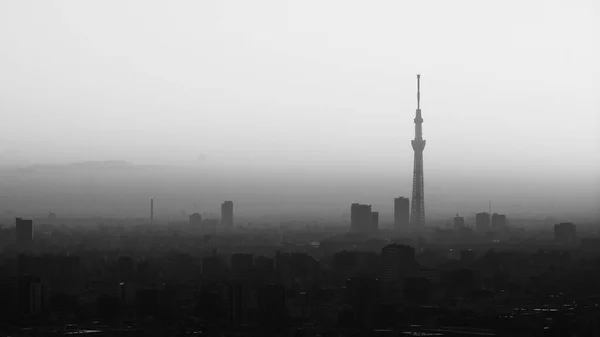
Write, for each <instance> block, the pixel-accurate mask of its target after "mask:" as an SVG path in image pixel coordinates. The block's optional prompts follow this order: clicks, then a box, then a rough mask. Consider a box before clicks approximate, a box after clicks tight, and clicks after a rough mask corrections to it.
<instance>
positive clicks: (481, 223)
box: [475, 212, 490, 233]
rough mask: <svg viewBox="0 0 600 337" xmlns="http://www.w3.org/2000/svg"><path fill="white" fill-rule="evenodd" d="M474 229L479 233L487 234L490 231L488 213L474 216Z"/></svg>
mask: <svg viewBox="0 0 600 337" xmlns="http://www.w3.org/2000/svg"><path fill="white" fill-rule="evenodd" d="M475 228H476V229H477V231H478V232H480V233H484V232H488V231H489V230H490V213H487V212H483V213H477V214H476V215H475Z"/></svg>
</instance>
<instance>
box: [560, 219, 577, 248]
mask: <svg viewBox="0 0 600 337" xmlns="http://www.w3.org/2000/svg"><path fill="white" fill-rule="evenodd" d="M576 240H577V230H576V227H575V224H572V223H570V222H561V223H559V224H556V225H554V241H555V242H557V243H574V242H575V241H576Z"/></svg>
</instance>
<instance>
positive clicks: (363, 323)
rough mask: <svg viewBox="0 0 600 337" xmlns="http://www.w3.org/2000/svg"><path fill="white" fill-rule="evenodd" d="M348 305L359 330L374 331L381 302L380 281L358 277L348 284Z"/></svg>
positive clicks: (346, 288)
mask: <svg viewBox="0 0 600 337" xmlns="http://www.w3.org/2000/svg"><path fill="white" fill-rule="evenodd" d="M345 290H346V303H347V304H349V305H350V307H351V308H352V314H353V315H352V322H353V325H354V326H355V327H357V328H363V329H364V328H366V329H373V328H375V327H376V326H377V318H378V307H379V302H380V295H381V294H380V283H379V279H376V278H374V277H370V276H357V277H353V278H350V279H349V280H348V281H347V282H346V287H345Z"/></svg>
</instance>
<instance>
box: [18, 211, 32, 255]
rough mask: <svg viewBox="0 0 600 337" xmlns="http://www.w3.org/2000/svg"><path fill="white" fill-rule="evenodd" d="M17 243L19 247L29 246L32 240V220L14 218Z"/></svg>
mask: <svg viewBox="0 0 600 337" xmlns="http://www.w3.org/2000/svg"><path fill="white" fill-rule="evenodd" d="M15 230H16V231H17V235H16V237H17V244H18V245H19V247H20V248H31V244H32V242H33V220H26V219H23V218H16V220H15Z"/></svg>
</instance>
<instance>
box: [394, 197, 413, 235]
mask: <svg viewBox="0 0 600 337" xmlns="http://www.w3.org/2000/svg"><path fill="white" fill-rule="evenodd" d="M409 224H410V201H409V199H408V198H404V197H398V198H394V229H395V230H403V229H406V228H408V225H409Z"/></svg>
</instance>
